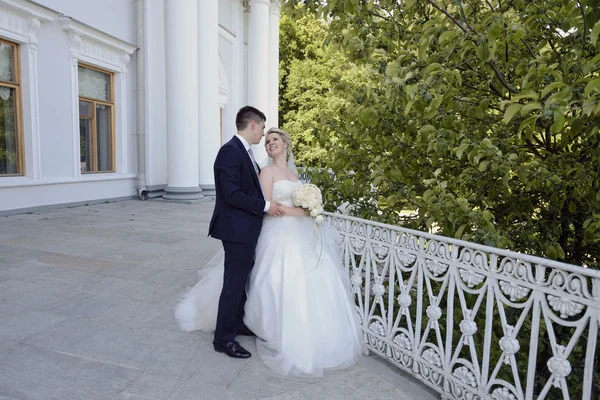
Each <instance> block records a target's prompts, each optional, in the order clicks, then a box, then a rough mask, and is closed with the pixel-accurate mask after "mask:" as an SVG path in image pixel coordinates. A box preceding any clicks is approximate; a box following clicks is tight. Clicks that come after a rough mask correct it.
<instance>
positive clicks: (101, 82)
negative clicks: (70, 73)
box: [78, 66, 110, 101]
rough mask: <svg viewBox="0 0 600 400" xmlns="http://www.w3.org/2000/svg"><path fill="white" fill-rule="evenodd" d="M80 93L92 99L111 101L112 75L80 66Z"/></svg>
mask: <svg viewBox="0 0 600 400" xmlns="http://www.w3.org/2000/svg"><path fill="white" fill-rule="evenodd" d="M78 71H79V72H78V79H79V95H80V96H83V97H87V98H90V99H96V100H104V101H110V75H109V74H106V73H104V72H100V71H96V70H95V69H91V68H86V67H82V66H79V69H78Z"/></svg>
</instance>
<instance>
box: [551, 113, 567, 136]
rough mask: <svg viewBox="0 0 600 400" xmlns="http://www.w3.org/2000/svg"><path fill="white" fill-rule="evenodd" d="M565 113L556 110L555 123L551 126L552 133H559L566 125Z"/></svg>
mask: <svg viewBox="0 0 600 400" xmlns="http://www.w3.org/2000/svg"><path fill="white" fill-rule="evenodd" d="M565 120H566V119H565V115H564V114H563V113H562V112H560V111H554V123H553V124H552V126H551V127H550V133H554V134H556V133H558V132H560V131H562V129H563V126H565Z"/></svg>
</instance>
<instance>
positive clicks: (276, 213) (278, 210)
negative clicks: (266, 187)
mask: <svg viewBox="0 0 600 400" xmlns="http://www.w3.org/2000/svg"><path fill="white" fill-rule="evenodd" d="M267 214H269V215H270V216H272V217H281V216H282V215H284V214H285V212H284V211H283V208H282V207H281V204H279V203H278V202H275V201H272V202H271V206H270V207H269V209H268V210H267Z"/></svg>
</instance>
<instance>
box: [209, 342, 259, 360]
mask: <svg viewBox="0 0 600 400" xmlns="http://www.w3.org/2000/svg"><path fill="white" fill-rule="evenodd" d="M214 347H215V351H217V352H219V353H225V354H227V355H228V356H229V357H232V358H248V357H250V356H251V355H252V354H250V352H249V351H248V350H246V349H245V348H243V347H242V346H240V344H239V343H238V342H235V341H234V342H229V343H225V344H221V345H216V344H215V345H214Z"/></svg>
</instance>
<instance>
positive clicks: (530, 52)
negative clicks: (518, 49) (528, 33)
mask: <svg viewBox="0 0 600 400" xmlns="http://www.w3.org/2000/svg"><path fill="white" fill-rule="evenodd" d="M521 43H523V44H524V45H525V47H527V50H529V54H531V57H533V58H535V54H534V52H533V50H532V49H531V47H529V44H528V43H527V42H526V41H525V39H521Z"/></svg>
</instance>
